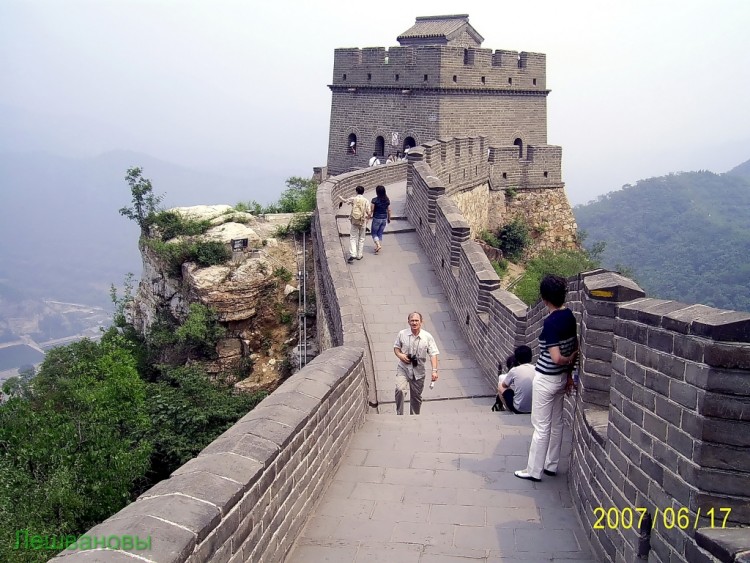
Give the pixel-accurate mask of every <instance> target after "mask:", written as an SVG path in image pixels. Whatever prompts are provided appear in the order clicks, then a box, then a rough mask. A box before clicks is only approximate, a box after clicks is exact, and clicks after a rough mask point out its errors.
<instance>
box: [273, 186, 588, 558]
mask: <svg viewBox="0 0 750 563" xmlns="http://www.w3.org/2000/svg"><path fill="white" fill-rule="evenodd" d="M365 195H366V196H367V197H368V199H369V198H370V197H373V196H374V194H372V195H371V194H365ZM388 195H389V197H390V198H391V201H392V207H391V210H392V213H393V214H394V215H396V216H403V215H404V213H403V206H404V203H403V202H404V197H405V183H404V182H401V183H399V184H394V185H391V186H388ZM344 209H345V208H344ZM340 229H341V230H342V232H347V231H348V229H347V224H346V223H344V224H343V225H342V226H341V227H340ZM348 243H349V239H348V237H342V250H343V252H344V254H345V255H346V256H348V250H347V249H348ZM373 249H374V245H373V243H372V239H371V238H370V237H369V236H368V237H367V239H366V241H365V255H364V258H363V259H362V260H360V261H355V262H354V263H353V264H352V265H351V266H350V267H351V269H352V275H353V278H354V282H355V284H356V286H357V290H358V292H359V295H360V299H361V300H362V304H363V308H364V315H365V319H366V325H367V332H368V336H369V338H370V343H371V347H372V350H373V355H374V360H375V372H376V384H377V396H378V401H379V403H380V409H379V411H380V413H381V414H369V415H367V419H366V422H365V424H364V426H363V428H362V429H361V430H359V431H358V432H357V434H356V435H355V436H354V438H353V440H352V443H351V445H350V447H349V450H348V451H347V454H346V456H345V458H344V460H343V463H342V465H341V467H340V468H339V470H338V472H337V474H336V476H335V478H334V479H333V481H332V482H331V483H330V485H329V487H328V489H327V491H326V493H325V494H324V496H323V498H322V499H321V501H320V503H319V505H318V507H317V508H316V510H315V512H314V513H313V515H312V516H311V517H310V519H309V520H308V522H307V524H306V526H305V528H304V530H303V531H302V533H301V534H300V537H299V538H298V539H297V542H296V544H295V547H294V549H293V550H292V552H291V553H290V555H289V557H288V558H287V561H290V562H293V563H302V562H316V563H317V562H319V561H331V562H334V561H335V562H338V561H341V562H355V561H356V562H368V563H370V562H379V561H383V562H388V563H391V562H395V563H401V562H404V563H410V562H414V563H416V562H420V563H428V562H435V563H449V562H453V561H455V562H462V563H467V560H468V561H472V560H479V561H488V562H499V561H504V562H511V563H512V562H515V561H525V562H527V563H528V562H529V561H567V562H574V561H576V562H588V563H593V562H594V561H595V560H594V559H593V556H592V554H591V551H590V550H589V546H588V543H587V540H586V538H585V534H584V533H583V529H582V527H581V524H580V522H579V520H578V518H577V515H576V514H575V511H574V509H573V508H571V507H572V503H571V499H570V495H569V493H568V489H567V485H566V474H567V456H568V453H569V451H570V440H569V436H568V437H567V438H566V440H565V444H564V447H563V458H564V461H562V462H561V469H560V474H559V475H558V476H557V477H553V478H550V477H547V478H545V479H544V480H543V481H542V482H541V483H532V482H529V481H523V480H521V479H517V478H516V477H514V476H513V471H514V470H515V469H519V468H522V467H524V466H525V464H526V455H527V453H528V449H529V442H530V439H531V433H532V430H531V425H530V421H529V415H511V414H506V413H496V412H491V411H490V407H491V405H492V403H493V402H494V396H495V390H494V388H493V387H492V386H491V385H490V384H488V383H487V381H486V380H485V379H484V378H483V377H482V376H481V375H480V373H479V369H478V368H477V364H476V362H475V361H474V359H473V358H472V357H471V355H470V353H469V351H468V345H467V344H466V342H465V340H464V339H463V336H462V335H461V333H460V331H459V329H458V327H457V323H456V316H455V314H454V313H453V312H452V311H451V309H450V305H449V304H448V302H447V300H446V299H445V295H444V293H443V290H442V286H441V285H440V282H439V281H438V279H437V277H436V276H435V274H434V270H433V268H432V266H431V265H430V263H429V261H428V259H427V257H426V256H424V255H423V254H422V252H421V249H420V246H419V242H418V240H417V237H416V234H415V233H414V232H413V231H412V230H411V228H410V226H409V225H408V222H406V221H405V220H394V221H392V222H391V224H390V225H389V226H388V228H387V229H386V235H385V237H384V241H383V250H382V251H381V252H380V254H378V255H375V254H373ZM414 310H418V311H420V312H421V313H422V314H423V316H424V329H425V330H427V331H429V332H431V333H432V334H433V336H435V338H436V340H437V343H438V347H439V349H440V379H439V381H438V382H437V384H436V386H435V388H434V389H432V390H430V389H428V388H425V391H424V394H423V398H424V400H425V402H424V403H423V405H422V414H421V415H420V416H418V417H417V416H408V415H407V416H403V417H397V416H395V407H394V404H393V403H394V396H393V393H394V373H395V366H396V361H397V360H396V357H395V356H394V354H393V341H394V339H395V337H396V334H397V332H398V331H399V330H401V329H403V328H406V327H407V323H406V319H407V315H408V314H409V313H410V312H411V311H414ZM405 407H406V409H407V411H408V399H407V402H406V405H405Z"/></svg>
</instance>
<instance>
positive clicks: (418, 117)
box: [328, 14, 562, 187]
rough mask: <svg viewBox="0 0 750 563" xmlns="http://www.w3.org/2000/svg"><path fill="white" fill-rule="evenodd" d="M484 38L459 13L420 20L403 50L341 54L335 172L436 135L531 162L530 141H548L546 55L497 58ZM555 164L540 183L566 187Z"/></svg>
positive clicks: (331, 160)
mask: <svg viewBox="0 0 750 563" xmlns="http://www.w3.org/2000/svg"><path fill="white" fill-rule="evenodd" d="M482 41H484V38H483V37H482V36H481V35H480V34H479V33H478V32H477V31H476V30H475V29H474V27H472V25H471V24H470V23H469V16H468V15H465V14H462V15H453V16H429V17H418V18H417V20H416V22H415V23H414V25H413V26H412V27H410V28H409V29H407V30H406V31H405V32H403V33H402V34H401V35H399V37H398V42H399V43H400V46H399V47H390V48H388V49H386V48H384V47H368V48H364V49H359V48H351V49H336V51H335V54H334V65H333V84H331V85H330V86H329V88H330V89H331V91H332V92H333V101H332V104H331V126H330V131H329V135H330V137H329V141H328V172H329V174H331V175H335V174H340V173H342V172H348V171H350V170H353V169H356V168H361V167H364V166H367V162H368V160H369V159H370V157H371V156H372V153H373V152H375V153H377V154H378V155H379V156H386V157H387V156H388V154H389V153H394V154H395V153H396V152H397V151H403V150H404V148H405V147H411V146H416V145H419V144H422V143H425V142H427V141H431V140H435V139H440V138H448V137H467V136H470V137H473V136H480V135H481V136H485V137H486V138H487V141H488V143H489V145H490V146H492V147H509V148H511V151H510V152H511V153H512V154H513V155H514V158H516V159H521V160H524V159H527V158H531V157H532V156H533V155H531V154H529V152H528V151H527V147H528V145H536V146H540V145H546V144H547V95H548V94H549V90H547V86H546V67H545V55H543V54H540V53H526V52H520V53H519V52H517V51H503V50H496V51H494V52H493V51H492V50H491V49H482V48H481V44H482ZM352 143H354V144H352ZM514 145H515V147H516V148H515V150H513V147H514ZM354 149H356V150H354ZM506 154H508V153H506ZM498 156H499V155H498ZM557 156H559V153H558V154H557ZM554 160H555V161H553V162H550V161H547V162H545V163H544V168H545V170H544V176H543V177H544V178H545V180H544V183H550V184H555V186H556V187H562V183H561V180H560V162H559V158H555V159H554ZM515 166H517V163H516V165H515ZM522 168H523V167H522ZM516 185H519V183H516ZM519 187H523V182H521V185H519Z"/></svg>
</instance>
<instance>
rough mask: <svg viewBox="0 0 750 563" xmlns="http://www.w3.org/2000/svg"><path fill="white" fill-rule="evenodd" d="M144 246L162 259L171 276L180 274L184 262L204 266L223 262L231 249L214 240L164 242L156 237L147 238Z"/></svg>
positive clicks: (230, 252) (230, 255) (230, 254)
mask: <svg viewBox="0 0 750 563" xmlns="http://www.w3.org/2000/svg"><path fill="white" fill-rule="evenodd" d="M146 246H148V247H149V248H150V249H151V250H152V251H153V252H154V253H155V254H156V255H157V256H159V258H161V259H162V260H163V261H164V263H165V264H166V265H167V270H168V272H169V274H170V275H171V276H173V277H180V276H181V275H182V265H183V264H184V263H185V262H195V263H197V264H198V265H199V266H204V267H205V266H215V265H217V264H224V263H225V262H227V261H228V260H229V259H230V258H231V257H232V251H231V250H229V248H228V247H227V245H226V244H224V243H222V242H219V241H214V240H209V241H202V240H183V241H180V242H175V243H166V242H164V241H161V240H158V239H148V240H146Z"/></svg>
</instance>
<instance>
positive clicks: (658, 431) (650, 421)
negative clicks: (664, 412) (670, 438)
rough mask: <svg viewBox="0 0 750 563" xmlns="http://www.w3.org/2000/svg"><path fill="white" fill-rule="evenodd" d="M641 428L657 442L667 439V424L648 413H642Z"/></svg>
mask: <svg viewBox="0 0 750 563" xmlns="http://www.w3.org/2000/svg"><path fill="white" fill-rule="evenodd" d="M643 428H644V430H646V432H648V433H649V434H651V435H652V436H653V437H654V438H656V439H657V440H659V441H662V442H663V441H664V440H666V439H667V423H666V422H664V421H663V420H661V419H660V418H658V417H656V416H654V415H653V414H651V413H650V412H648V411H645V412H644V413H643Z"/></svg>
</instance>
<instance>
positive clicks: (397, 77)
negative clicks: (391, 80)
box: [396, 74, 399, 82]
mask: <svg viewBox="0 0 750 563" xmlns="http://www.w3.org/2000/svg"><path fill="white" fill-rule="evenodd" d="M398 79H399V76H398V74H397V75H396V82H398Z"/></svg>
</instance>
